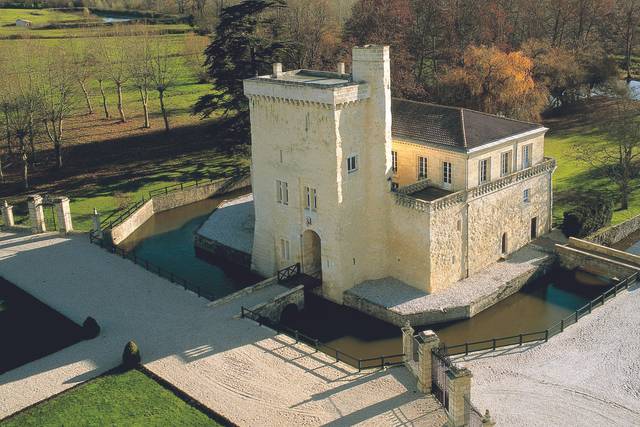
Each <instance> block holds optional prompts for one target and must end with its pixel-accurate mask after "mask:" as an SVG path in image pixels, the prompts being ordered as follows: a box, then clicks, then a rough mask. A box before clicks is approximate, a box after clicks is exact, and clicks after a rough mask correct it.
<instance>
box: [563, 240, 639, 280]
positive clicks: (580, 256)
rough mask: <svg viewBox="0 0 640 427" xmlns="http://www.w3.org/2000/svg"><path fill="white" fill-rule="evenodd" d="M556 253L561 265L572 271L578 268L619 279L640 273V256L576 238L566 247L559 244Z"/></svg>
mask: <svg viewBox="0 0 640 427" xmlns="http://www.w3.org/2000/svg"><path fill="white" fill-rule="evenodd" d="M556 252H557V253H558V259H559V261H560V265H561V266H562V267H564V268H567V269H570V270H572V269H576V268H578V269H581V270H584V271H587V272H589V273H592V274H596V275H600V276H606V277H609V278H617V279H624V278H625V277H628V276H630V275H632V274H633V273H636V272H640V256H637V255H633V254H630V253H628V252H623V251H619V250H616V249H611V248H609V247H606V246H602V245H599V244H597V243H592V242H589V241H586V240H582V239H576V238H574V237H571V238H569V241H568V243H567V244H565V245H560V244H557V245H556Z"/></svg>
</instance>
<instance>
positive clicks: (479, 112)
mask: <svg viewBox="0 0 640 427" xmlns="http://www.w3.org/2000/svg"><path fill="white" fill-rule="evenodd" d="M461 109H463V110H467V111H470V112H472V113H477V114H482V115H484V116H489V117H495V118H496V119H502V120H509V121H511V122H516V123H524V124H527V125H534V126H540V127H543V126H542V125H541V124H540V123H535V122H527V121H525V120H518V119H512V118H511V117H507V116H499V115H497V114H491V113H486V112H484V111H479V110H473V109H471V108H466V107H461Z"/></svg>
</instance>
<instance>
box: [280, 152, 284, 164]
mask: <svg viewBox="0 0 640 427" xmlns="http://www.w3.org/2000/svg"><path fill="white" fill-rule="evenodd" d="M280 163H284V155H283V153H282V150H280Z"/></svg>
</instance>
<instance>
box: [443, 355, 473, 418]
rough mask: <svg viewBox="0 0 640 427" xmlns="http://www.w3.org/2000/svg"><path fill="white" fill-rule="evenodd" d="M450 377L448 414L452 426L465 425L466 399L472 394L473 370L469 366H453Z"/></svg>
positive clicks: (449, 373)
mask: <svg viewBox="0 0 640 427" xmlns="http://www.w3.org/2000/svg"><path fill="white" fill-rule="evenodd" d="M447 375H448V377H449V386H448V388H449V408H448V411H447V415H448V417H449V425H450V426H451V427H462V426H464V425H465V404H464V399H465V398H467V399H468V400H470V396H471V371H470V370H468V369H467V368H458V367H455V366H452V367H451V368H450V369H449V372H447Z"/></svg>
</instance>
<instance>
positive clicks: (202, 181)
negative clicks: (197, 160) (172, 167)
mask: <svg viewBox="0 0 640 427" xmlns="http://www.w3.org/2000/svg"><path fill="white" fill-rule="evenodd" d="M224 179H225V178H206V179H196V180H195V181H193V182H188V183H186V184H185V183H184V182H181V183H179V184H172V185H167V186H166V187H162V188H156V189H154V190H151V191H149V198H152V197H153V196H159V195H161V194H169V193H173V192H174V191H182V190H184V189H185V188H191V187H200V186H202V185H209V184H213V183H214V182H217V181H222V180H224Z"/></svg>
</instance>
